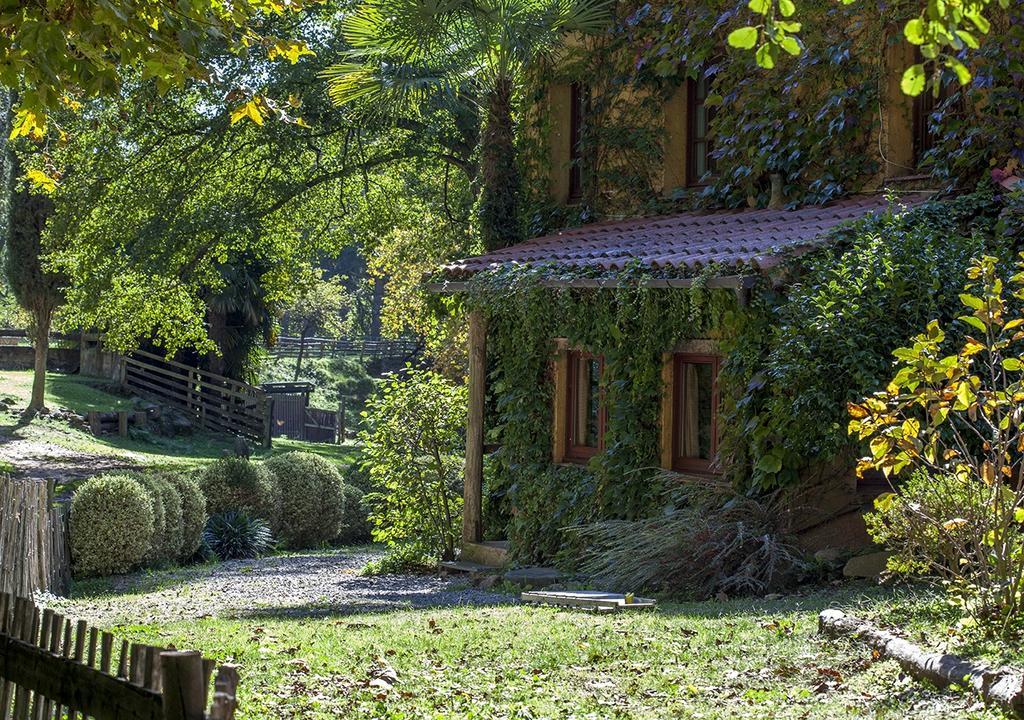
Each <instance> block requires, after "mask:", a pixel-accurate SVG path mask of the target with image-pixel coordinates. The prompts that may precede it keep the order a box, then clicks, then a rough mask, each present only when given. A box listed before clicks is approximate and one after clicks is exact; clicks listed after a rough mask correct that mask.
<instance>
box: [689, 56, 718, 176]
mask: <svg viewBox="0 0 1024 720" xmlns="http://www.w3.org/2000/svg"><path fill="white" fill-rule="evenodd" d="M713 78H714V75H713V74H708V73H707V72H705V71H703V70H702V71H701V72H700V76H699V77H698V78H697V79H696V80H694V79H692V78H691V79H690V80H688V81H687V88H686V122H687V126H686V165H687V167H686V184H687V185H700V184H701V183H703V182H704V181H705V179H706V177H707V176H708V175H709V174H711V173H714V172H715V158H714V157H713V155H712V152H713V150H714V148H713V146H712V144H711V138H710V132H711V131H710V126H711V120H712V119H713V118H714V116H715V106H714V105H708V104H707V100H708V95H709V93H710V88H711V81H712V79H713Z"/></svg>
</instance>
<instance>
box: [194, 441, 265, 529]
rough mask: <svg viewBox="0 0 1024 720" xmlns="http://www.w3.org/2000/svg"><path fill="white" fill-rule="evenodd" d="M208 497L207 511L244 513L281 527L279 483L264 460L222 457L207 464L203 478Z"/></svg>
mask: <svg viewBox="0 0 1024 720" xmlns="http://www.w3.org/2000/svg"><path fill="white" fill-rule="evenodd" d="M199 486H200V487H201V488H202V491H203V495H205V496H206V512H207V514H208V515H215V514H218V513H224V512H228V511H231V510H233V511H237V512H244V513H246V514H249V515H253V516H254V517H258V518H261V519H263V520H266V521H267V523H268V524H269V525H270V526H271V527H277V523H278V520H279V516H280V513H279V507H280V503H281V496H280V495H279V493H278V489H277V483H275V482H274V478H273V476H272V475H271V474H270V471H269V470H268V469H267V468H266V467H264V466H263V464H262V463H258V462H250V461H249V460H246V459H244V458H237V457H231V458H222V459H220V460H217V461H216V462H213V463H211V464H210V465H207V466H206V469H205V470H203V474H202V476H201V477H200V479H199Z"/></svg>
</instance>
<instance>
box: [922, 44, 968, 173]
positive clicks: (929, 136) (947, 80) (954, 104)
mask: <svg viewBox="0 0 1024 720" xmlns="http://www.w3.org/2000/svg"><path fill="white" fill-rule="evenodd" d="M918 57H919V58H920V53H918ZM917 62H921V60H920V59H919V60H918V61H917ZM938 82H939V94H938V96H937V97H936V95H935V92H934V89H933V88H932V87H927V88H925V90H924V92H922V93H921V94H919V95H917V96H915V97H914V111H913V120H912V122H913V136H914V164H915V165H916V166H920V165H921V161H922V160H924V156H925V154H926V153H927V152H928V151H929V150H931V149H933V148H934V147H935V145H936V144H937V143H938V141H939V133H937V132H936V131H935V126H934V122H935V119H934V118H933V115H934V114H935V113H936V111H938V110H943V111H945V112H958V111H959V110H960V109H961V108H962V103H963V95H962V94H961V93H960V92H959V89H960V83H959V81H958V80H957V79H956V77H954V76H953V75H952V74H951V73H946V72H943V73H942V74H941V75H940V77H939V80H938ZM951 98H955V99H952V100H951Z"/></svg>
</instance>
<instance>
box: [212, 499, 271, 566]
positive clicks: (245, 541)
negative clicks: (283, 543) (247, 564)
mask: <svg viewBox="0 0 1024 720" xmlns="http://www.w3.org/2000/svg"><path fill="white" fill-rule="evenodd" d="M203 544H204V545H205V546H206V547H207V548H209V549H210V551H211V552H212V553H213V554H214V555H216V556H217V557H218V558H220V559H221V560H251V559H252V558H258V557H260V556H261V555H266V554H267V553H269V552H271V551H272V550H273V549H274V545H275V542H274V536H273V534H272V533H271V532H270V527H269V526H268V525H267V523H266V522H265V521H263V520H261V519H260V518H256V517H251V516H250V515H247V514H246V513H244V512H235V511H233V510H229V511H228V512H224V513H217V514H215V515H211V516H210V519H209V520H207V521H206V529H205V530H203Z"/></svg>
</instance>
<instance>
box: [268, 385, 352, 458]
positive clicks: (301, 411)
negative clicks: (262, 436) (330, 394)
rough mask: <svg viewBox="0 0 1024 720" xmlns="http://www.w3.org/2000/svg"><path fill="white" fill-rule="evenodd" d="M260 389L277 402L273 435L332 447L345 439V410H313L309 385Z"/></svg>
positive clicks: (272, 428)
mask: <svg viewBox="0 0 1024 720" xmlns="http://www.w3.org/2000/svg"><path fill="white" fill-rule="evenodd" d="M261 388H262V389H263V391H264V392H266V393H267V395H268V397H272V398H273V399H274V403H273V418H272V420H271V430H270V432H271V435H272V436H273V437H282V436H287V437H290V438H293V439H295V440H306V441H308V442H322V443H333V442H341V441H342V440H344V439H345V420H344V417H345V416H344V410H343V408H342V407H341V406H339V408H338V409H337V410H324V409H323V408H315V407H311V406H310V404H309V395H310V393H311V392H312V391H313V385H312V384H310V383H308V382H279V383H264V384H263V385H262V386H261Z"/></svg>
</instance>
